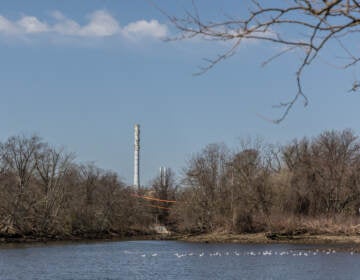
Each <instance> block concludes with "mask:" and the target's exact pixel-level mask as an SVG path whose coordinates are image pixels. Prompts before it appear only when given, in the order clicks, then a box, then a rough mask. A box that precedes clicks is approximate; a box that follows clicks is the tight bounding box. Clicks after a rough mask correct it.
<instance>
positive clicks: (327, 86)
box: [0, 0, 360, 184]
mask: <svg viewBox="0 0 360 280" xmlns="http://www.w3.org/2000/svg"><path fill="white" fill-rule="evenodd" d="M190 2H191V1H188V0H182V1H165V0H159V1H156V3H157V4H158V5H159V6H160V7H162V8H164V10H166V11H169V12H170V13H174V14H182V13H183V11H184V9H185V8H186V7H189V3H190ZM216 2H220V1H214V2H213V1H211V2H210V1H198V3H199V8H201V12H202V13H203V14H204V16H205V17H209V18H212V17H215V18H216V17H220V16H221V14H223V13H228V12H229V11H232V12H234V13H235V12H237V11H240V12H239V13H241V9H242V8H243V7H242V6H241V3H239V2H242V1H221V2H222V3H216ZM210 3H211V4H210ZM174 33H175V30H174V29H173V27H172V26H171V24H170V23H169V22H168V20H167V18H166V17H165V16H164V15H162V14H161V13H160V12H159V11H158V10H157V9H156V8H154V7H153V6H152V5H151V4H150V3H149V2H148V1H145V0H132V1H116V0H113V1H110V0H108V1H105V0H102V1H100V0H93V1H87V0H86V1H85V0H83V1H64V0H62V1H60V0H58V1H48V0H43V1H40V0H34V1H16V0H12V1H4V2H3V3H2V5H1V7H0V56H1V63H0V85H1V90H0V97H1V99H0V100H1V101H0V120H1V122H0V124H1V126H0V140H2V141H4V140H5V139H7V138H8V137H9V136H12V135H16V134H19V133H25V134H32V133H37V134H39V135H40V136H41V137H42V138H43V139H44V140H46V141H48V142H49V143H51V144H54V145H56V146H64V147H66V149H67V150H68V151H71V152H74V153H75V154H76V155H77V160H78V161H80V162H95V163H96V164H97V165H98V166H100V167H102V168H105V169H111V170H113V171H116V172H117V173H118V174H119V175H120V177H121V178H123V179H124V180H125V181H126V182H127V183H129V184H131V180H132V168H133V161H132V155H133V150H132V149H133V125H134V124H135V123H139V124H140V125H141V141H142V142H141V148H142V149H141V158H142V161H141V172H142V174H141V175H142V183H143V184H147V183H148V182H149V180H150V179H151V178H152V177H154V176H155V175H156V174H157V172H158V168H159V166H167V167H171V168H173V169H174V170H175V171H177V172H179V173H180V172H181V169H182V167H184V166H185V165H186V160H187V159H189V158H190V157H191V155H192V154H193V153H196V152H198V151H200V150H201V149H202V148H203V147H204V146H205V145H207V144H209V143H214V142H223V143H225V144H227V145H229V146H230V147H231V148H236V146H237V145H238V143H239V139H240V138H247V137H262V138H264V139H265V140H266V141H269V142H272V143H286V142H288V141H290V140H292V139H293V138H295V137H303V136H314V135H316V134H318V133H320V132H321V131H323V130H325V129H344V128H351V129H353V130H354V131H355V133H357V134H358V133H359V132H360V124H359V122H358V119H359V115H360V113H359V109H358V104H359V101H360V100H359V98H360V96H359V95H358V94H356V93H352V94H351V93H348V92H347V90H348V89H349V88H350V87H351V83H352V80H353V79H354V77H356V74H357V73H356V69H350V70H348V71H343V70H339V69H336V68H332V67H330V66H329V65H328V63H327V61H326V59H331V58H332V56H333V55H334V53H333V50H332V49H329V51H328V52H325V53H324V60H321V59H320V60H318V61H317V62H316V63H315V64H314V65H313V66H312V67H311V68H308V69H306V72H305V74H304V90H305V92H306V94H307V96H308V98H309V101H310V104H309V106H308V107H306V108H304V107H303V106H302V103H301V102H299V103H297V104H296V105H295V107H294V108H293V110H292V111H291V113H290V115H289V116H288V117H287V118H286V119H285V120H284V121H283V122H282V123H280V124H279V125H275V124H272V123H271V122H268V121H265V120H264V119H262V118H260V117H259V115H263V116H266V117H268V118H277V117H278V116H279V115H280V112H279V111H277V110H276V109H274V108H272V105H274V104H278V103H279V102H281V101H286V100H288V99H289V98H291V97H292V96H293V94H294V92H295V91H296V88H295V86H296V85H295V77H294V73H295V71H296V65H297V63H298V60H297V58H296V56H292V55H291V54H289V55H286V56H284V57H281V58H279V59H278V60H276V61H274V62H273V63H272V64H270V65H269V66H267V67H265V68H263V67H261V63H262V62H263V61H264V60H265V59H266V58H268V57H269V56H270V55H271V54H273V53H274V49H273V48H271V47H270V46H269V45H266V44H261V43H253V42H250V43H248V44H245V45H244V46H243V47H242V48H241V49H240V51H239V52H238V54H237V55H235V56H234V57H232V58H230V59H229V60H227V61H225V62H223V63H221V64H219V65H217V67H215V68H214V69H212V70H211V71H209V72H208V73H206V74H204V75H202V76H193V73H194V72H196V71H197V69H198V68H197V67H198V66H199V65H201V64H202V58H204V57H213V56H215V55H216V54H217V53H218V52H219V51H220V50H221V49H222V48H223V47H224V46H225V45H224V44H219V43H214V42H201V41H198V40H197V41H186V42H184V41H182V42H180V41H175V42H164V41H163V40H162V39H163V38H164V37H166V36H171V35H173V34H174Z"/></svg>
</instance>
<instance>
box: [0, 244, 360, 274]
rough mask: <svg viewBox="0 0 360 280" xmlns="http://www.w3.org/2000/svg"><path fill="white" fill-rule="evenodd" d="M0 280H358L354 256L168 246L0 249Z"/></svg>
mask: <svg viewBox="0 0 360 280" xmlns="http://www.w3.org/2000/svg"><path fill="white" fill-rule="evenodd" d="M316 248H318V249H316ZM0 279H1V280H22V279H24V280H33V279H34V280H35V279H36V280H43V279H54V280H80V279H81V280H82V279H84V280H85V279H86V280H92V279H94V280H95V279H96V280H100V279H107V280H110V279H114V280H115V279H194V280H198V279H286V280H288V279H326V280H329V279H343V280H345V279H360V255H359V254H355V253H352V252H341V251H338V250H328V249H326V248H319V247H311V246H309V245H284V244H282V245H239V244H203V243H201V244H197V243H183V242H173V241H123V242H108V243H89V244H57V245H49V246H28V247H26V246H18V247H14V248H9V247H4V248H0Z"/></svg>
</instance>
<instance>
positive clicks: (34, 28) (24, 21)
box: [17, 16, 49, 33]
mask: <svg viewBox="0 0 360 280" xmlns="http://www.w3.org/2000/svg"><path fill="white" fill-rule="evenodd" d="M17 25H18V27H19V28H20V30H22V31H24V32H25V33H42V32H47V31H48V30H49V27H48V26H47V24H46V23H43V22H41V21H39V20H38V19H37V18H36V17H32V16H24V17H22V18H21V19H20V20H19V21H18V22H17Z"/></svg>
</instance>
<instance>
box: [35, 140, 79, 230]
mask: <svg viewBox="0 0 360 280" xmlns="http://www.w3.org/2000/svg"><path fill="white" fill-rule="evenodd" d="M73 158H74V156H73V155H72V154H68V153H65V152H64V150H63V149H55V148H52V147H49V146H48V145H45V144H44V145H43V146H42V148H41V149H40V150H39V151H37V152H36V153H35V162H36V175H37V177H38V184H39V187H40V192H41V193H40V197H39V199H38V201H37V203H36V204H37V210H38V211H37V213H38V217H37V221H36V225H37V228H38V231H39V232H41V233H44V234H48V233H50V232H51V230H52V229H53V227H59V225H60V224H61V222H60V221H59V220H58V219H59V211H60V209H61V207H62V206H63V205H62V204H63V202H64V197H65V188H66V176H67V175H68V172H69V171H70V168H71V167H72V160H73Z"/></svg>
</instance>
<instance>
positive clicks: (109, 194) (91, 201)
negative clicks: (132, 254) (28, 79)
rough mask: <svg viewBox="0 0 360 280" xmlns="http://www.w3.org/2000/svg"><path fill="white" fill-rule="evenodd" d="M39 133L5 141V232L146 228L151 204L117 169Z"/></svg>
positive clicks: (0, 191) (1, 160)
mask: <svg viewBox="0 0 360 280" xmlns="http://www.w3.org/2000/svg"><path fill="white" fill-rule="evenodd" d="M73 158H74V157H73V156H72V155H71V154H68V153H66V152H65V151H64V150H63V149H56V148H53V147H51V146H49V145H48V144H46V143H44V142H42V141H41V139H40V138H38V137H35V136H34V137H30V138H27V137H24V136H15V137H10V138H9V139H8V140H7V141H6V142H5V143H2V144H0V234H1V235H2V236H3V237H14V236H15V237H16V236H19V237H21V236H24V235H25V236H26V235H28V236H32V237H34V236H35V237H48V238H64V237H70V236H102V235H104V234H105V235H106V234H111V233H114V234H117V235H127V234H132V233H137V232H146V231H147V228H148V225H149V223H150V221H151V220H150V217H149V215H147V209H146V208H145V207H144V205H143V204H142V203H141V201H140V202H139V201H138V200H137V199H136V198H133V197H132V196H131V195H130V193H131V192H132V190H131V189H129V188H127V187H125V184H124V183H123V182H122V181H121V180H119V178H118V177H117V175H116V174H114V173H112V172H108V171H103V170H101V169H99V168H98V167H96V166H94V165H93V164H87V165H78V164H75V163H74V161H73Z"/></svg>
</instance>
